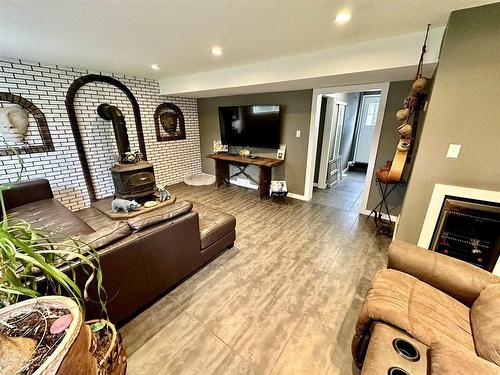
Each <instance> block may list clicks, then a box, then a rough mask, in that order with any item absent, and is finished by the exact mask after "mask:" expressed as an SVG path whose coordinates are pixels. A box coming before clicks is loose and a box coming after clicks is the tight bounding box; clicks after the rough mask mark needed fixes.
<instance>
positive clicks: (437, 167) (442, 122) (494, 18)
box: [396, 3, 500, 243]
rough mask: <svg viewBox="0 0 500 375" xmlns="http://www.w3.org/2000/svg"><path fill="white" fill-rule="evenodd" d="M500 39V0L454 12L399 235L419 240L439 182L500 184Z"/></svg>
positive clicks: (498, 187) (489, 187) (481, 185)
mask: <svg viewBox="0 0 500 375" xmlns="http://www.w3.org/2000/svg"><path fill="white" fill-rule="evenodd" d="M499 41H500V3H495V4H490V5H485V6H482V7H477V8H469V9H463V10H459V11H455V12H453V13H452V14H451V16H450V19H449V22H448V27H447V30H446V34H445V36H444V39H443V45H442V49H441V57H440V59H439V65H438V68H437V71H436V74H435V78H434V87H433V90H432V96H431V99H430V102H429V110H428V112H427V118H426V120H425V127H424V129H423V131H422V135H421V139H420V144H419V150H418V154H417V156H416V160H415V165H414V167H413V172H412V176H411V180H410V182H409V185H408V192H407V194H406V197H405V200H404V204H403V208H402V211H401V218H400V222H399V225H398V231H397V233H396V237H397V238H399V239H402V240H406V241H408V242H411V243H417V242H418V237H419V235H420V231H421V228H422V224H423V220H424V217H425V214H426V212H427V207H428V205H429V201H430V197H431V194H432V190H433V188H434V184H437V183H442V184H449V185H457V186H465V187H472V188H477V189H486V190H496V191H498V190H500V152H499V145H500V120H499V119H500V48H499ZM450 143H457V144H461V145H462V150H461V153H460V157H459V158H458V159H447V158H446V152H447V150H448V146H449V144H450Z"/></svg>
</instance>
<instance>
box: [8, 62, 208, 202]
mask: <svg viewBox="0 0 500 375" xmlns="http://www.w3.org/2000/svg"><path fill="white" fill-rule="evenodd" d="M91 73H94V74H103V75H110V76H112V77H114V78H115V79H118V80H119V81H121V82H122V83H123V84H125V85H126V86H127V87H128V88H129V89H130V91H132V93H133V94H134V96H135V98H136V99H137V102H138V103H139V107H140V110H141V119H142V126H143V132H144V141H145V143H146V152H147V156H148V161H150V162H151V163H153V164H154V168H155V176H156V179H157V184H158V185H165V184H173V183H176V182H180V181H182V180H183V178H184V177H185V176H187V175H190V174H194V173H201V154H200V136H199V128H198V109H197V105H196V99H190V98H181V97H162V96H160V95H159V93H160V89H159V84H158V81H155V80H151V79H146V78H136V77H129V76H123V75H117V74H111V73H105V72H102V73H100V72H95V71H87V70H84V69H76V68H70V67H62V66H58V65H47V64H40V63H37V62H31V61H24V60H19V59H11V58H4V57H0V91H1V92H10V93H12V94H17V95H21V96H22V97H24V98H26V99H28V100H30V101H32V102H33V103H34V104H35V105H36V106H37V107H38V108H39V109H40V110H41V111H42V112H43V113H44V115H45V117H46V119H47V123H48V126H49V129H50V134H51V136H52V140H53V142H54V148H55V151H54V152H48V153H47V152H44V153H36V154H30V155H21V157H22V159H23V161H24V164H25V167H26V170H25V172H24V173H23V179H24V180H27V179H35V178H47V179H48V180H49V181H50V184H51V186H52V189H53V191H54V194H55V196H56V198H57V199H58V200H59V201H60V202H62V203H63V204H64V205H65V206H66V207H68V208H70V209H72V210H77V209H80V208H83V207H87V206H88V205H89V204H90V201H89V197H88V193H87V188H86V185H85V180H84V178H83V174H82V171H81V166H80V161H79V159H78V154H77V151H76V146H75V142H74V139H73V133H72V132H71V125H70V123H69V119H68V115H67V112H66V107H65V104H64V100H65V97H66V92H67V90H68V88H69V86H70V85H71V83H72V82H73V81H74V80H75V79H77V78H79V77H81V76H82V75H86V74H91ZM165 101H166V102H171V103H174V104H176V105H177V106H179V108H180V109H181V110H182V112H183V113H184V118H185V122H186V139H185V140H179V141H170V142H157V141H156V133H155V127H154V119H153V114H154V111H155V109H156V107H157V106H158V105H159V104H161V103H163V102H165ZM104 102H107V103H109V104H112V105H116V106H117V107H118V108H120V109H121V111H122V112H123V114H124V116H125V120H126V123H127V130H128V135H129V139H130V145H131V149H132V150H134V151H135V150H138V149H139V146H138V142H137V133H136V130H135V121H134V115H133V111H132V106H131V105H130V102H129V101H128V99H127V97H126V96H125V94H124V93H123V92H122V91H120V90H119V89H117V88H116V87H114V86H112V85H108V84H106V83H101V82H94V83H90V84H87V85H85V86H83V87H82V88H80V90H79V91H78V93H77V95H76V98H75V110H76V116H77V118H78V123H79V125H80V131H81V133H82V138H83V142H84V146H85V151H86V155H87V159H88V162H89V166H90V170H91V175H92V180H93V182H94V188H95V190H96V195H97V197H98V198H102V197H106V196H109V195H111V194H112V193H113V191H114V188H113V181H112V179H111V173H110V171H109V168H110V167H111V165H112V164H113V163H114V160H115V155H116V154H117V151H116V143H115V138H114V133H113V127H112V125H111V123H110V122H107V121H104V120H102V119H101V118H100V117H99V116H98V115H97V106H98V105H99V104H101V103H104ZM2 104H4V105H5V104H6V103H5V102H4V103H0V106H1V105H2ZM7 105H8V104H7ZM30 129H31V130H32V132H31V133H30V134H31V135H30V137H29V138H28V142H30V143H34V142H35V140H36V139H37V133H36V131H35V132H34V134H32V133H33V130H36V124H35V123H34V122H33V121H30ZM17 171H18V168H17V163H16V158H15V157H14V156H2V157H0V181H1V182H6V181H11V182H12V181H15V180H16V178H17V174H16V172H17Z"/></svg>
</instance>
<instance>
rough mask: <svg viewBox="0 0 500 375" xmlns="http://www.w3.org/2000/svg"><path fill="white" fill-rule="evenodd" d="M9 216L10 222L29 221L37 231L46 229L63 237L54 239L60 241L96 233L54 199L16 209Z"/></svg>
mask: <svg viewBox="0 0 500 375" xmlns="http://www.w3.org/2000/svg"><path fill="white" fill-rule="evenodd" d="M7 215H8V217H9V219H10V220H15V219H22V220H25V221H27V222H28V223H30V224H32V225H33V227H34V228H35V229H44V230H48V231H51V232H54V233H56V234H61V235H63V236H61V237H58V236H57V235H56V236H55V238H54V239H55V240H58V241H63V240H64V239H65V238H64V237H66V236H71V237H74V236H79V235H85V234H90V233H93V232H94V230H93V229H92V228H91V227H90V226H89V225H87V224H86V223H85V222H84V221H82V220H81V219H80V218H79V217H78V216H76V215H75V214H74V213H73V212H71V211H70V210H69V209H67V208H66V207H64V206H63V205H62V204H61V203H59V202H58V201H57V200H55V199H53V198H50V199H42V200H38V201H35V202H31V203H27V204H23V205H21V206H18V207H14V208H12V209H11V210H9V211H8V213H7Z"/></svg>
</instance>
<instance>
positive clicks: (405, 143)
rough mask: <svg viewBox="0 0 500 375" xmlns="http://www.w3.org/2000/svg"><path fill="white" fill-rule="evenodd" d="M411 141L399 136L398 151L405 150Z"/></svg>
mask: <svg viewBox="0 0 500 375" xmlns="http://www.w3.org/2000/svg"><path fill="white" fill-rule="evenodd" d="M410 145H411V142H410V139H409V138H406V137H401V138H400V139H399V143H398V151H401V152H407V151H408V150H409V148H410Z"/></svg>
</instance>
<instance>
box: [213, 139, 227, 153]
mask: <svg viewBox="0 0 500 375" xmlns="http://www.w3.org/2000/svg"><path fill="white" fill-rule="evenodd" d="M213 150H214V153H215V154H218V153H219V152H227V151H228V146H227V145H223V144H222V141H221V140H220V139H217V140H215V141H214V147H213Z"/></svg>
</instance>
